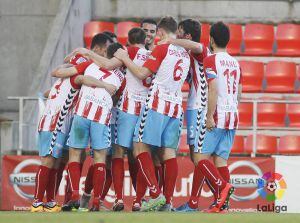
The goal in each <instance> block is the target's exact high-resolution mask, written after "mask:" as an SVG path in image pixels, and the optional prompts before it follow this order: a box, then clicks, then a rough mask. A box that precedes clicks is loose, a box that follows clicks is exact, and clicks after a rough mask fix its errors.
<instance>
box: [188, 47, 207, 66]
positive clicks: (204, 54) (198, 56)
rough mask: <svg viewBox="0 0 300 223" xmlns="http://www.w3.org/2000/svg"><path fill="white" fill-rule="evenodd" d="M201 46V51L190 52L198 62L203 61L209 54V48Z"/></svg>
mask: <svg viewBox="0 0 300 223" xmlns="http://www.w3.org/2000/svg"><path fill="white" fill-rule="evenodd" d="M202 46H203V50H202V53H199V54H196V53H192V56H193V57H194V58H195V59H196V60H197V61H198V62H200V63H203V60H204V58H206V57H208V56H209V55H210V52H209V49H207V47H205V46H204V45H202Z"/></svg>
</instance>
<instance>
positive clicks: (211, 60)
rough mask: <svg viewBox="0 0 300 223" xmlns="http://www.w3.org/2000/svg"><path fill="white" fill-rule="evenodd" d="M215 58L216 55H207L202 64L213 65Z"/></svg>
mask: <svg viewBox="0 0 300 223" xmlns="http://www.w3.org/2000/svg"><path fill="white" fill-rule="evenodd" d="M216 56H217V54H210V55H207V57H205V58H204V59H203V63H205V64H214V63H215V62H216Z"/></svg>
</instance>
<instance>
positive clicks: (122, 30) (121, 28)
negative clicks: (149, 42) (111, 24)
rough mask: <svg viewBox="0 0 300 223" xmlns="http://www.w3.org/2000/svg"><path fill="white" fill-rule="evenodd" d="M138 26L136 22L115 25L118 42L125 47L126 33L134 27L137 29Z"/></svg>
mask: <svg viewBox="0 0 300 223" xmlns="http://www.w3.org/2000/svg"><path fill="white" fill-rule="evenodd" d="M139 26H140V24H139V23H136V22H130V21H125V22H119V23H118V24H117V36H118V41H119V42H120V43H121V44H123V45H126V43H127V33H128V31H129V30H130V29H131V28H134V27H139Z"/></svg>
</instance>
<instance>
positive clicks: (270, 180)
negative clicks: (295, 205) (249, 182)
mask: <svg viewBox="0 0 300 223" xmlns="http://www.w3.org/2000/svg"><path fill="white" fill-rule="evenodd" d="M286 188H287V186H286V182H285V180H284V179H283V177H282V175H281V174H279V173H271V172H267V173H265V174H264V175H263V176H262V178H260V179H259V181H258V185H257V192H258V193H259V195H260V196H261V197H262V198H264V199H266V200H267V201H275V200H278V199H281V198H282V196H283V194H284V191H285V189H286Z"/></svg>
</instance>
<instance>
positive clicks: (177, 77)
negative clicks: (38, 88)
mask: <svg viewBox="0 0 300 223" xmlns="http://www.w3.org/2000/svg"><path fill="white" fill-rule="evenodd" d="M156 36H158V37H159V38H160V41H159V42H158V44H157V45H155V44H154V39H155V37H156ZM200 36H201V25H200V23H199V22H198V21H196V20H192V19H186V20H183V21H181V22H180V23H179V24H178V25H177V22H176V21H175V20H174V19H173V18H172V17H163V18H162V19H161V20H160V22H159V23H158V24H156V22H155V21H154V20H151V19H146V20H144V21H143V22H142V23H141V28H133V29H131V30H130V31H129V33H128V46H127V47H124V46H122V45H120V44H119V43H117V42H116V36H115V35H114V34H113V33H110V32H104V33H99V34H97V35H96V36H95V37H94V38H93V40H92V44H91V50H88V49H85V48H78V49H76V50H74V51H73V52H72V53H71V54H70V55H68V56H67V57H66V59H65V62H66V63H65V64H64V65H62V66H60V67H58V68H57V69H55V70H54V71H53V72H52V76H55V77H57V78H58V80H57V81H56V82H55V83H54V85H53V86H52V88H51V90H50V92H49V93H48V96H47V97H48V99H47V102H46V108H45V111H44V114H43V116H42V118H41V120H40V123H39V129H38V131H39V138H38V139H39V143H38V146H39V150H40V156H41V159H42V164H41V166H40V167H39V170H38V172H37V175H36V189H35V198H34V201H33V204H32V207H31V211H32V212H43V211H45V212H58V211H61V209H62V210H63V211H70V210H78V211H99V210H105V209H107V208H106V207H104V205H103V201H104V199H105V196H106V194H107V192H108V190H109V188H110V186H111V184H112V183H113V186H114V190H115V197H116V200H115V202H114V205H113V207H112V210H113V211H122V210H123V209H124V202H123V200H124V197H123V181H124V159H123V158H124V155H125V154H127V157H128V165H129V172H130V177H131V180H132V184H133V187H134V189H135V191H136V197H135V200H134V202H133V204H132V211H179V212H190V211H198V202H199V198H200V194H201V190H202V186H203V184H204V182H205V183H206V184H207V185H208V186H209V188H210V189H211V191H212V192H213V194H214V198H215V199H214V203H213V204H212V205H211V206H210V207H208V208H207V209H205V210H203V211H204V212H208V213H220V212H224V211H227V210H228V208H229V198H230V196H231V194H232V193H233V191H234V188H233V186H232V185H231V184H230V183H229V179H230V175H229V171H228V167H227V160H228V158H229V154H230V149H231V147H232V144H233V140H234V135H235V129H236V128H237V126H238V104H239V99H240V95H241V90H242V87H241V78H242V76H241V70H240V66H239V64H238V62H237V60H236V59H234V58H233V57H231V56H230V55H229V54H228V53H227V52H226V46H227V44H228V42H229V39H230V33H229V29H228V27H227V26H226V25H225V24H224V23H222V22H218V23H215V24H213V25H212V26H211V30H210V50H211V51H212V52H210V50H209V49H208V48H207V47H206V46H203V45H202V44H201V43H199V40H200ZM185 81H187V82H188V83H189V85H190V92H189V96H188V104H187V110H186V111H183V108H182V100H183V97H182V92H181V89H182V86H183V84H184V82H185ZM184 115H185V116H186V119H187V132H188V134H187V142H188V144H189V147H190V156H191V160H192V161H193V162H194V164H195V169H194V177H193V186H192V193H191V197H190V199H189V201H188V202H186V203H185V204H183V205H181V206H179V207H177V208H174V207H173V206H172V197H173V192H174V189H175V184H176V179H177V175H178V165H177V159H176V152H177V149H178V146H179V139H180V134H181V129H182V124H183V118H184ZM86 148H90V149H89V151H90V155H91V156H92V157H93V160H94V161H93V164H92V165H91V166H90V167H89V169H88V173H87V177H86V181H85V187H84V191H83V195H82V196H81V197H80V195H79V181H80V177H81V171H82V166H83V162H84V160H85V151H86ZM211 156H212V157H213V163H212V162H211V161H210V158H211ZM67 163H68V164H67ZM66 165H67V172H68V175H67V186H66V195H65V201H64V205H63V207H60V206H59V205H58V203H57V202H56V201H55V195H56V194H57V190H58V187H59V184H60V181H61V178H62V172H63V170H64V168H65V166H66ZM147 189H148V190H149V194H150V198H148V199H146V198H145V194H146V191H147ZM92 191H93V199H92V206H91V207H89V201H90V199H91V193H92ZM45 192H46V201H47V202H44V195H45Z"/></svg>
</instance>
